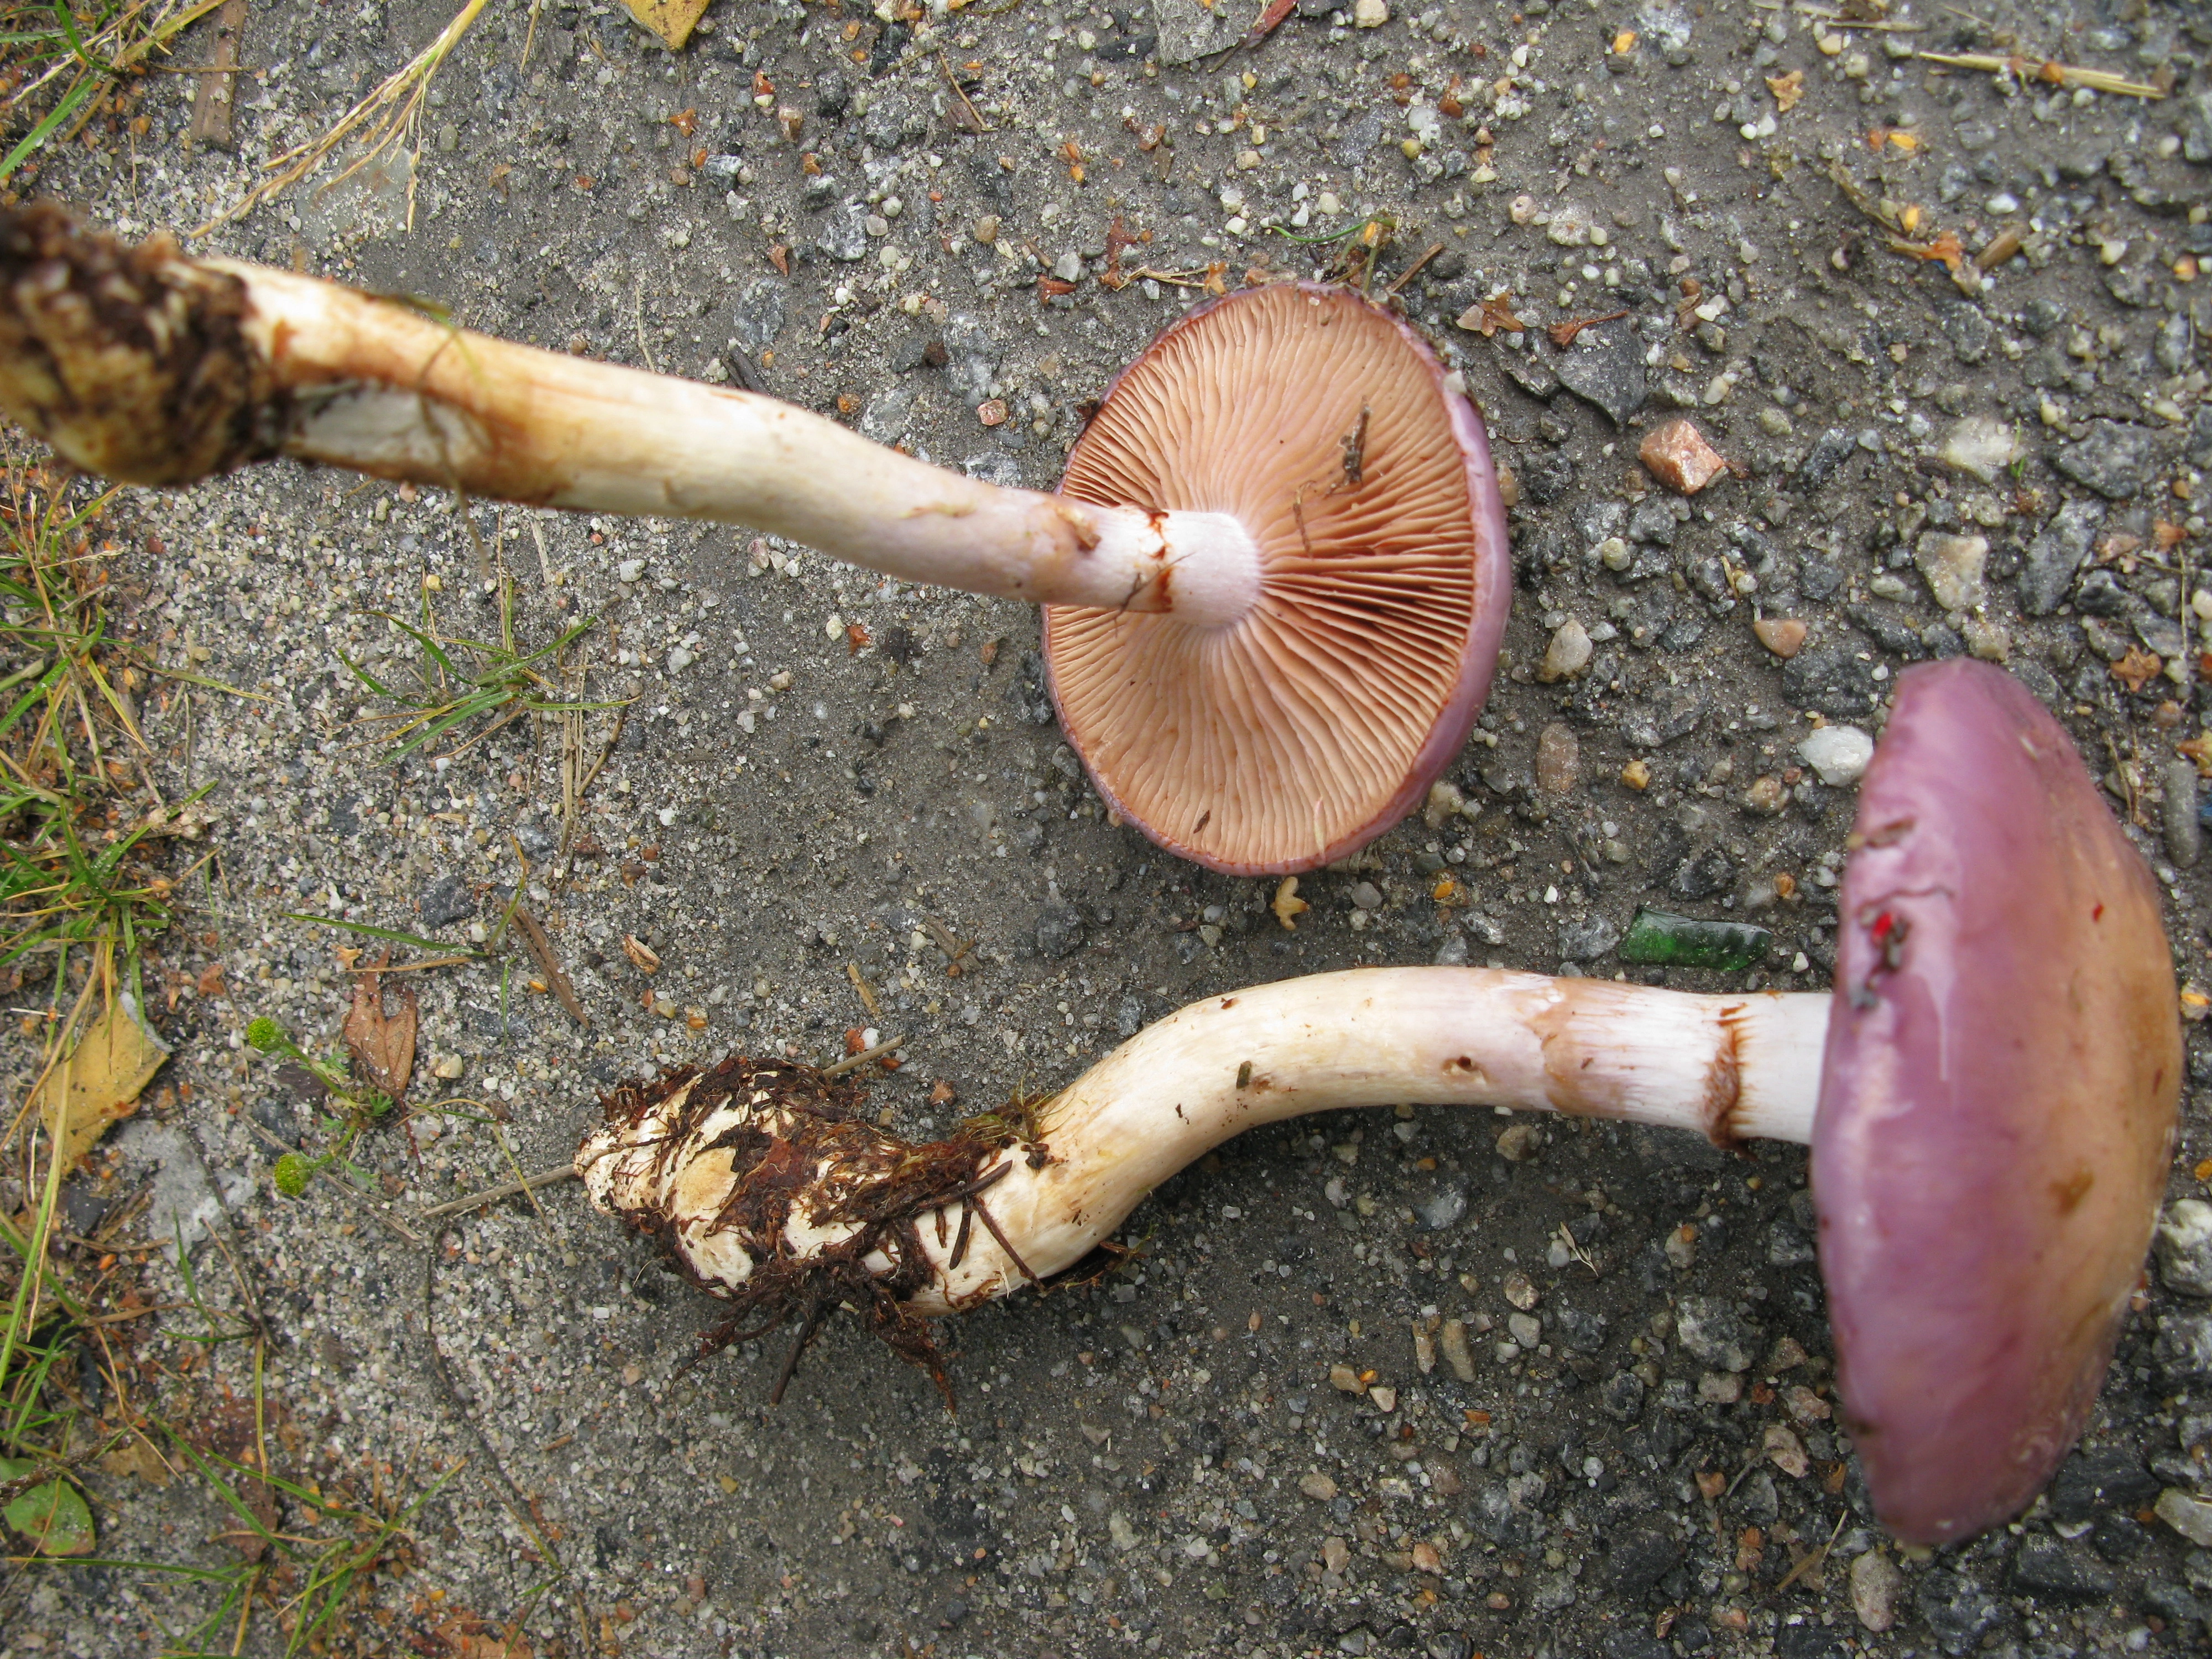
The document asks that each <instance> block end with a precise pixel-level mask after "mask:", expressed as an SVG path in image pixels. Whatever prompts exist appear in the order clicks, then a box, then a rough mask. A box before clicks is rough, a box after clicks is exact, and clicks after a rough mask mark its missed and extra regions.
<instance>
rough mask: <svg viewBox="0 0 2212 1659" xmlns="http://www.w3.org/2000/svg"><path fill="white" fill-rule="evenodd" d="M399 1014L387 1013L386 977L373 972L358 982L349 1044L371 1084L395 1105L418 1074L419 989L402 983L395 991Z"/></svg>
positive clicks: (347, 1034)
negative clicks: (416, 1045) (384, 985)
mask: <svg viewBox="0 0 2212 1659" xmlns="http://www.w3.org/2000/svg"><path fill="white" fill-rule="evenodd" d="M394 990H395V993H396V994H397V995H398V999H399V1012H398V1013H396V1014H387V1013H386V1012H384V989H383V975H380V974H379V973H378V972H377V971H376V969H374V968H372V969H368V971H366V972H365V973H363V974H362V976H361V977H360V978H359V979H357V980H356V981H354V986H353V1010H352V1012H349V1014H347V1015H346V1020H345V1043H346V1048H347V1049H348V1051H349V1052H350V1053H351V1054H352V1055H353V1057H354V1058H355V1059H356V1060H359V1061H360V1062H361V1066H362V1070H363V1071H365V1072H367V1073H368V1080H369V1081H370V1082H371V1083H372V1084H374V1085H375V1086H376V1087H377V1088H378V1089H379V1090H380V1091H382V1092H383V1093H384V1094H386V1095H387V1096H389V1097H391V1098H392V1100H393V1101H394V1102H397V1101H398V1100H399V1099H400V1098H401V1097H404V1095H405V1094H406V1092H407V1082H408V1079H410V1078H411V1077H412V1076H413V1075H414V1074H415V1027H416V1022H417V1020H418V1018H419V1015H418V1014H417V1012H416V1006H415V989H414V987H412V986H410V985H409V984H407V983H406V982H405V981H401V982H400V983H399V984H398V986H397V987H394Z"/></svg>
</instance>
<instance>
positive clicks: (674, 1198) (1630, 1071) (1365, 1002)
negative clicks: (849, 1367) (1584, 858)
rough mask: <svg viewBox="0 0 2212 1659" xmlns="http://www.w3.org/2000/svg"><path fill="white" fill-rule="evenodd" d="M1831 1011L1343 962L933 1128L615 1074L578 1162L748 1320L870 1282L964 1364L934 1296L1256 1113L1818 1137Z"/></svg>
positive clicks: (1093, 1231) (910, 1335)
mask: <svg viewBox="0 0 2212 1659" xmlns="http://www.w3.org/2000/svg"><path fill="white" fill-rule="evenodd" d="M1827 1016H1828V999H1827V998H1826V997H1825V996H1820V995H1816V994H1796V995H1791V996H1776V995H1761V996H1749V997H1744V996H1738V997H1713V996H1699V995H1693V994H1689V993H1686V992H1672V991H1654V990H1649V989H1645V988H1644V987H1630V986H1623V985H1618V984H1615V983H1613V982H1612V981H1606V980H1560V979H1550V978H1547V977H1545V976H1543V975H1537V974H1517V973H1510V972H1507V971H1504V970H1503V969H1487V968H1399V969H1363V970H1358V971H1354V972H1350V973H1340V974H1322V975H1314V976H1311V977H1309V978H1306V979H1299V980H1287V981H1282V982H1281V983H1279V984H1274V985H1262V986H1259V987H1255V988H1253V989H1250V990H1245V991H1239V992H1237V993H1236V994H1234V995H1231V996H1225V997H1217V998H1212V999H1209V1000H1206V1001H1205V1002H1201V1003H1196V1004H1194V1005H1192V1006H1190V1007H1188V1008H1185V1009H1183V1010H1182V1011H1181V1012H1178V1013H1176V1014H1173V1015H1170V1017H1169V1018H1166V1019H1164V1020H1162V1021H1161V1022H1160V1023H1159V1024H1157V1025H1154V1026H1152V1028H1151V1029H1149V1030H1146V1031H1144V1032H1142V1033H1140V1034H1139V1036H1135V1037H1133V1038H1131V1039H1130V1040H1129V1041H1128V1042H1125V1043H1123V1044H1122V1045H1121V1047H1120V1048H1117V1049H1115V1051H1114V1052H1113V1054H1110V1055H1109V1056H1108V1057H1107V1058H1106V1059H1105V1060H1102V1061H1100V1062H1099V1063H1098V1064H1097V1066H1093V1067H1092V1068H1091V1070H1090V1071H1089V1072H1088V1073H1085V1075H1084V1076H1083V1077H1082V1078H1080V1079H1078V1080H1077V1081H1076V1082H1075V1083H1074V1084H1073V1085H1071V1086H1070V1087H1068V1088H1067V1089H1066V1090H1064V1091H1061V1092H1060V1094H1058V1095H1056V1096H1054V1097H1051V1098H1050V1099H1048V1100H1044V1101H1042V1102H1039V1103H1036V1104H1035V1105H1034V1106H1032V1107H1031V1108H1030V1109H1028V1110H1026V1111H1025V1112H1023V1113H1021V1114H1019V1115H1013V1116H992V1117H986V1118H981V1119H976V1120H974V1121H970V1122H969V1123H968V1124H966V1125H963V1127H962V1128H961V1129H960V1130H959V1131H958V1132H957V1133H956V1134H954V1135H953V1136H952V1137H951V1139H945V1140H940V1141H933V1142H930V1143H928V1144H927V1145H921V1146H917V1145H915V1144H914V1143H912V1142H908V1141H905V1140H902V1139H899V1138H897V1137H896V1136H895V1135H891V1134H890V1133H886V1132H884V1130H882V1129H879V1128H878V1127H876V1126H875V1125H874V1124H873V1123H872V1121H868V1120H866V1118H864V1117H863V1116H861V1115H860V1114H859V1113H858V1111H857V1104H858V1101H857V1095H856V1093H855V1092H854V1090H853V1089H852V1087H851V1085H842V1084H829V1083H825V1082H824V1081H823V1079H822V1078H821V1076H820V1074H819V1073H816V1072H814V1071H813V1070H812V1069H811V1068H810V1067H807V1066H793V1065H776V1064H774V1063H771V1062H766V1061H757V1060H743V1059H738V1058H734V1057H733V1058H732V1059H729V1060H724V1061H723V1062H722V1063H721V1064H720V1065H719V1066H715V1067H714V1069H713V1070H711V1071H708V1072H703V1073H702V1072H694V1071H689V1070H686V1071H681V1072H675V1073H669V1074H668V1075H666V1076H665V1077H663V1078H662V1079H659V1081H658V1082H657V1083H654V1084H650V1085H631V1086H628V1087H625V1088H623V1089H620V1090H617V1091H616V1092H615V1093H614V1094H613V1095H611V1096H610V1097H609V1098H608V1100H607V1103H606V1112H605V1121H603V1122H602V1123H601V1124H600V1125H599V1127H597V1128H595V1129H594V1130H593V1131H592V1133H591V1134H589V1135H588V1136H587V1137H586V1139H585V1140H584V1143H583V1145H582V1146H581V1147H580V1148H579V1149H578V1152H577V1154H576V1167H577V1172H578V1173H579V1174H580V1175H581V1176H583V1179H584V1184H585V1188H586V1191H587V1192H589V1194H591V1197H592V1202H593V1203H594V1204H595V1205H597V1206H599V1208H601V1209H603V1210H607V1211H611V1212H613V1213H615V1214H617V1215H619V1216H621V1217H623V1218H624V1219H625V1220H627V1221H628V1222H629V1223H630V1225H632V1226H634V1227H635V1228H636V1229H637V1230H638V1231H640V1232H642V1233H645V1234H647V1235H648V1236H650V1237H654V1238H657V1239H659V1241H660V1242H661V1243H662V1244H663V1245H664V1246H665V1248H666V1249H667V1250H668V1251H669V1253H670V1255H671V1256H672V1257H673V1258H674V1260H675V1261H676V1262H677V1263H678V1266H680V1267H682V1268H683V1269H684V1272H685V1273H687V1274H688V1275H689V1276H690V1278H691V1279H693V1280H694V1281H695V1282H696V1283H697V1284H698V1285H701V1286H702V1288H703V1289H705V1290H707V1291H710V1292H711V1293H713V1294H714V1295H716V1296H719V1297H725V1298H726V1299H728V1300H730V1301H732V1302H733V1303H735V1304H737V1307H738V1319H739V1321H742V1320H743V1319H744V1318H745V1317H746V1316H757V1318H758V1320H759V1321H760V1325H759V1328H761V1329H765V1328H769V1327H770V1326H773V1325H774V1324H775V1323H777V1322H780V1321H781V1320H782V1319H784V1318H786V1317H796V1318H797V1319H798V1320H799V1323H800V1327H801V1330H802V1333H803V1334H802V1338H801V1340H802V1342H803V1341H804V1340H805V1335H804V1334H805V1333H811V1328H812V1325H813V1322H814V1321H815V1320H816V1319H817V1317H818V1316H819V1314H820V1313H821V1311H822V1310H823V1309H824V1308H827V1307H834V1306H836V1304H838V1303H840V1302H844V1303H848V1304H852V1305H853V1306H854V1307H857V1308H860V1309H862V1310H864V1312H865V1313H866V1317H867V1318H868V1320H869V1322H870V1323H871V1325H872V1327H873V1328H875V1329H876V1330H877V1331H878V1333H879V1334H882V1335H883V1336H884V1338H885V1340H888V1341H889V1342H890V1344H891V1346H893V1347H894V1348H895V1349H896V1350H897V1351H898V1352H900V1353H901V1354H902V1355H903V1356H905V1357H906V1358H908V1359H911V1360H914V1361H915V1362H916V1363H918V1364H924V1365H926V1366H927V1368H928V1369H929V1370H930V1373H931V1375H932V1376H934V1377H936V1378H937V1380H938V1382H939V1386H940V1387H945V1386H946V1384H945V1377H944V1374H943V1372H942V1370H940V1369H939V1366H938V1364H937V1362H936V1358H935V1351H934V1349H933V1347H932V1346H930V1343H929V1340H928V1336H927V1325H926V1321H927V1319H928V1318H929V1317H932V1316H939V1315H944V1314H951V1313H957V1312H960V1311H962V1310H966V1309H969V1308H972V1307H974V1306H975V1305H976V1304H979V1303H982V1302H986V1301H988V1300H991V1299H992V1298H994V1297H1001V1296H1006V1295H1008V1294H1011V1293H1012V1291H1017V1290H1019V1289H1021V1288H1022V1287H1023V1286H1024V1285H1042V1284H1043V1283H1045V1282H1046V1281H1048V1279H1051V1278H1052V1277H1053V1276H1054V1275H1055V1274H1058V1273H1062V1272H1064V1271H1066V1269H1067V1268H1069V1267H1072V1266H1073V1265H1074V1264H1075V1263H1076V1262H1078V1261H1081V1260H1082V1259H1083V1258H1084V1257H1085V1255H1089V1254H1090V1253H1091V1250H1093V1249H1096V1248H1097V1246H1098V1245H1099V1244H1101V1243H1103V1242H1104V1241H1105V1239H1106V1238H1107V1237H1109V1235H1110V1234H1111V1233H1112V1232H1113V1231H1114V1230H1115V1228H1116V1227H1118V1226H1120V1225H1121V1222H1122V1220H1123V1219H1124V1218H1126V1217H1127V1215H1128V1213H1129V1212H1130V1211H1131V1210H1133V1209H1134V1208H1135V1207H1136V1206H1137V1204H1138V1203H1139V1200H1142V1199H1143V1198H1144V1196H1145V1194H1147V1193H1149V1192H1150V1191H1152V1188H1154V1187H1156V1186H1158V1184H1159V1183H1160V1182H1163V1181H1164V1180H1166V1179H1167V1178H1168V1176H1171V1175H1173V1174H1174V1173H1175V1172H1176V1170H1180V1169H1182V1167H1183V1166H1184V1165H1185V1164H1188V1163H1190V1162H1191V1161H1192V1160H1193V1159H1194V1158H1199V1157H1200V1156H1202V1155H1203V1154H1204V1153H1206V1152H1208V1151H1209V1150H1211V1149H1212V1147H1214V1146H1218V1145H1219V1144H1220V1143H1221V1142H1223V1141H1225V1140H1226V1139H1229V1138H1230V1137H1231V1135H1234V1134H1237V1133H1241V1132H1242V1131H1243V1130H1245V1129H1249V1128H1251V1127H1255V1126H1256V1125H1259V1124H1262V1123H1271V1122H1273V1121H1277V1120H1278V1119H1281V1118H1286V1117H1296V1116H1298V1115H1302V1114H1304V1113H1307V1112H1321V1111H1332V1110H1335V1109H1340V1108H1343V1107H1347V1106H1371V1105H1376V1104H1382V1103H1389V1102H1395V1101H1401V1100H1423V1101H1433V1102H1438V1103H1457V1104H1463V1105H1468V1106H1508V1107H1519V1108H1524V1109H1539V1110H1552V1111H1559V1112H1567V1113H1574V1114H1579V1115H1588V1116H1595V1117H1615V1118H1624V1119H1630V1120H1632V1121H1637V1122H1642V1123H1653V1124H1662V1125H1666V1126H1668V1127H1679V1128H1687V1129H1692V1130H1696V1131H1698V1132H1699V1133H1705V1134H1708V1135H1711V1136H1712V1137H1713V1138H1714V1139H1716V1140H1718V1141H1721V1142H1723V1144H1732V1143H1733V1142H1734V1141H1735V1140H1736V1139H1738V1138H1740V1137H1743V1136H1747V1135H1757V1136H1772V1137H1777V1138H1779V1139H1789V1140H1796V1141H1801V1142H1802V1141H1803V1140H1805V1139H1808V1136H1809V1135H1810V1133H1811V1132H1812V1121H1813V1104H1814V1096H1815V1094H1816V1092H1817V1090H1818V1085H1819V1077H1820V1048H1821V1042H1822V1040H1823V1037H1824V1035H1825V1033H1826V1026H1827ZM737 1329H738V1327H737V1325H736V1324H734V1323H733V1324H732V1326H730V1327H729V1328H726V1329H725V1330H724V1331H723V1332H721V1333H720V1334H718V1340H729V1339H730V1338H731V1337H732V1335H734V1334H737ZM947 1397H948V1399H949V1398H950V1390H949V1388H948V1389H947Z"/></svg>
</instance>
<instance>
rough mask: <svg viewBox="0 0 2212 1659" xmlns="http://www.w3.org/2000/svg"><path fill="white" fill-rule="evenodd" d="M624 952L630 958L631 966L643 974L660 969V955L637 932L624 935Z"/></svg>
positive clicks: (656, 971)
mask: <svg viewBox="0 0 2212 1659" xmlns="http://www.w3.org/2000/svg"><path fill="white" fill-rule="evenodd" d="M623 955H624V956H626V957H629V963H630V966H631V967H633V968H635V969H637V971H638V972H639V973H641V974H657V973H659V971H660V957H659V955H657V954H656V953H655V952H654V951H653V947H652V946H651V945H647V943H646V942H645V941H644V940H643V939H640V938H639V937H638V936H637V935H636V934H635V933H624V934H623Z"/></svg>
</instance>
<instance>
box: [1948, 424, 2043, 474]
mask: <svg viewBox="0 0 2212 1659" xmlns="http://www.w3.org/2000/svg"><path fill="white" fill-rule="evenodd" d="M1937 453H1938V455H1939V456H1940V457H1941V458H1942V462H1943V465H1946V466H1948V467H1950V468H1951V469H1953V470H1954V471H1959V472H1965V473H1968V474H1971V475H1972V477H1977V478H1979V479H1980V480H1981V481H1982V482H1983V483H1986V484H1993V483H1996V481H1997V480H1998V479H1999V478H2000V477H2002V476H2003V475H2004V471H2005V469H2006V468H2007V467H2008V466H2010V465H2012V464H2013V463H2014V462H2015V461H2017V460H2018V459H2020V458H2021V455H2022V454H2023V453H2025V452H2024V451H2023V450H2022V449H2021V442H2020V439H2019V437H2018V436H2017V435H2015V433H2014V431H2013V429H2012V428H2010V427H2009V426H2007V425H2006V424H2005V423H2004V422H2002V421H1997V420H1992V419H1991V418H1990V416H1986V415H1969V416H1966V419H1965V420H1963V421H1961V422H1959V423H1958V425H1956V426H1954V427H1953V428H1951V431H1950V434H1949V435H1948V436H1947V437H1946V438H1945V439H1944V440H1943V447H1942V449H1941V450H1939V451H1938V452H1937Z"/></svg>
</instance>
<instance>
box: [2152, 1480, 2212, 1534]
mask: <svg viewBox="0 0 2212 1659" xmlns="http://www.w3.org/2000/svg"><path fill="white" fill-rule="evenodd" d="M2153 1507H2154V1509H2155V1510H2157V1512H2158V1518H2159V1519H2160V1520H2161V1521H2163V1522H2166V1525H2167V1526H2169V1527H2172V1528H2173V1529H2174V1531H2176V1532H2178V1533H2179V1534H2181V1535H2182V1536H2183V1537H2184V1538H2186V1539H2187V1540H2188V1541H2190V1542H2191V1543H2192V1544H2197V1545H2200V1546H2203V1547H2206V1548H2212V1504H2208V1503H2206V1502H2205V1501H2204V1500H2203V1498H2197V1497H2193V1496H2191V1494H2190V1493H2188V1492H2184V1491H2182V1490H2181V1488H2180V1487H2179V1486H2168V1487H2167V1488H2166V1490H2165V1491H2164V1492H2160V1493H2159V1495H2158V1502H2157V1504H2154V1506H2153Z"/></svg>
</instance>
